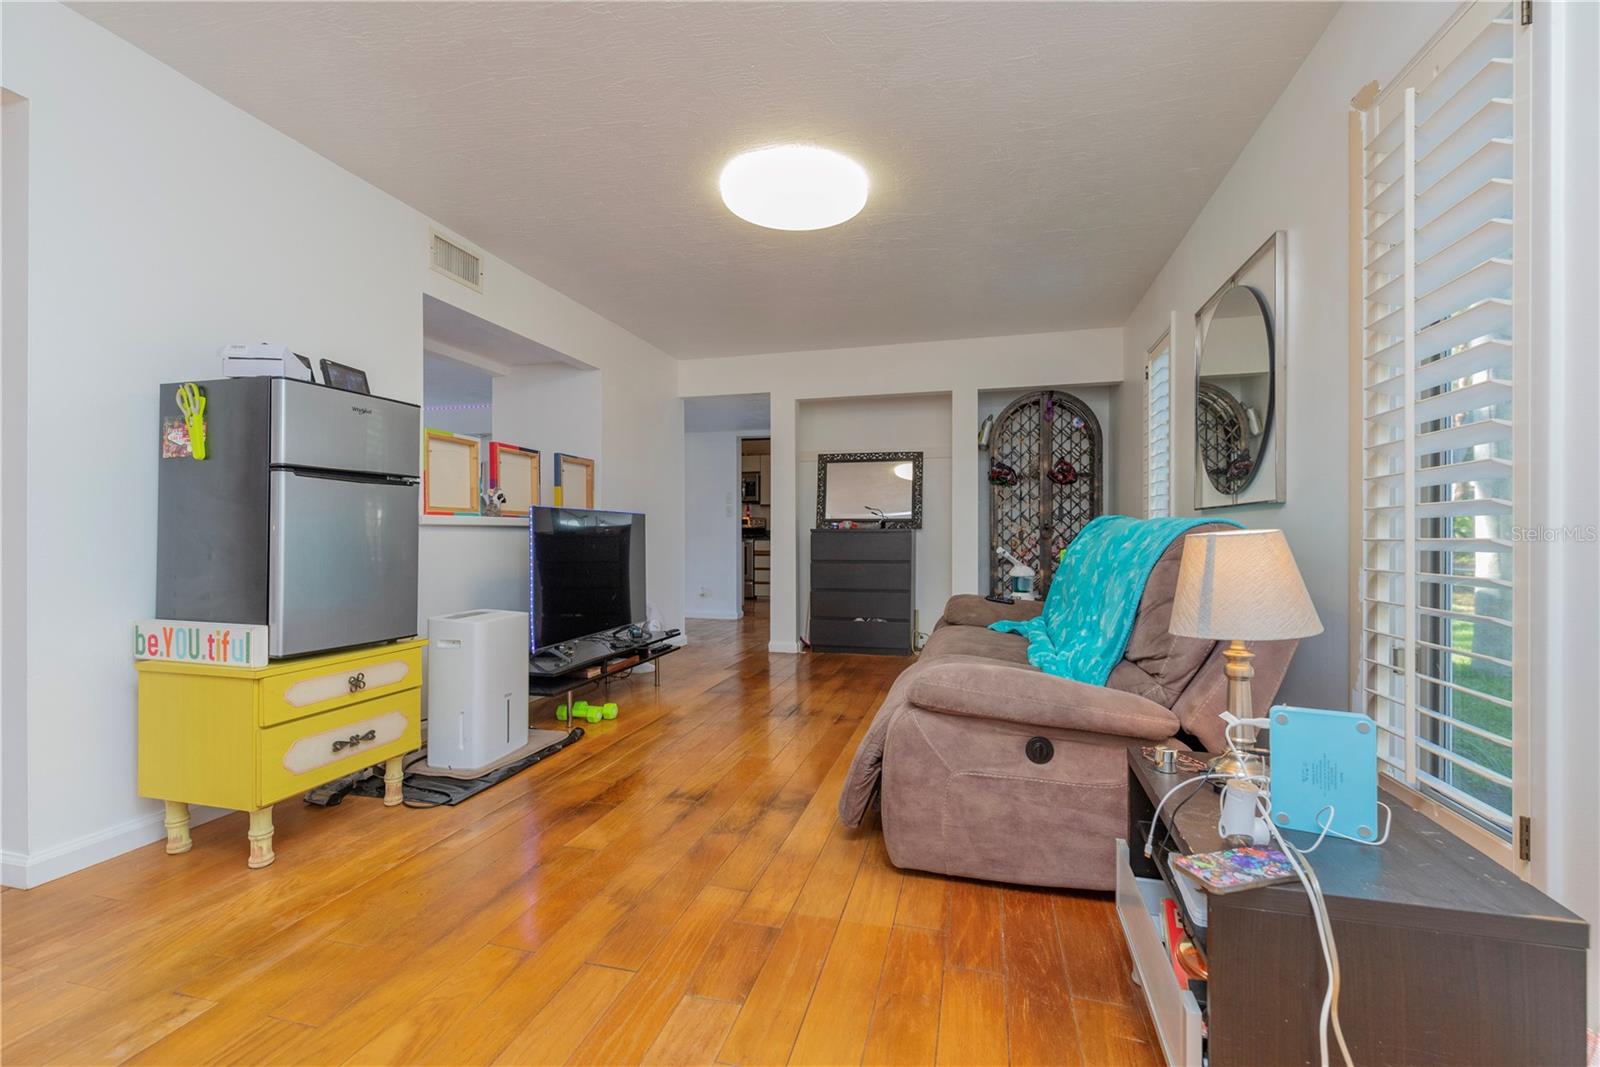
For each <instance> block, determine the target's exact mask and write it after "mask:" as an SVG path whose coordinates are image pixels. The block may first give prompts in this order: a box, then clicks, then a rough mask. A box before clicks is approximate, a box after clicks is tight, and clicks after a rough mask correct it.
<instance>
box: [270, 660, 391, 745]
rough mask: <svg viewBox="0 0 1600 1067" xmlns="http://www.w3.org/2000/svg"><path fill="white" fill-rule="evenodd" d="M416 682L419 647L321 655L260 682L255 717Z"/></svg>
mask: <svg viewBox="0 0 1600 1067" xmlns="http://www.w3.org/2000/svg"><path fill="white" fill-rule="evenodd" d="M421 685H422V649H421V648H420V647H417V646H413V647H410V648H380V649H376V650H367V651H366V652H364V653H363V654H361V655H357V656H343V657H336V658H333V659H331V660H324V661H322V662H320V663H317V664H315V665H313V666H309V667H307V668H306V669H305V670H301V671H293V672H288V673H284V674H274V675H271V676H269V677H267V678H264V679H263V680H262V682H261V706H260V711H259V715H260V720H259V721H260V723H261V725H262V726H272V725H274V724H276V723H282V722H291V721H293V720H295V719H302V718H305V717H306V716H307V715H315V714H317V713H319V712H323V711H329V710H331V709H333V708H338V707H343V706H344V705H347V704H354V703H357V702H358V701H363V700H370V699H371V698H373V697H378V696H384V695H386V694H390V693H399V692H402V691H404V690H407V689H417V688H419V687H420V686H421Z"/></svg>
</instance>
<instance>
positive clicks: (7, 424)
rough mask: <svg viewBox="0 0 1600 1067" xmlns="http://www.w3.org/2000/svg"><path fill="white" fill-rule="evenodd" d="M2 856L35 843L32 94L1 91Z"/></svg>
mask: <svg viewBox="0 0 1600 1067" xmlns="http://www.w3.org/2000/svg"><path fill="white" fill-rule="evenodd" d="M0 232H3V233H4V234H5V242H4V246H3V254H0V349H3V351H4V359H3V360H0V708H3V709H4V711H3V712H0V856H3V855H6V854H11V855H17V854H22V853H26V852H27V850H28V716H27V713H26V711H27V704H28V634H27V624H28V599H27V592H28V583H27V570H28V507H27V488H28V433H27V430H28V102H27V101H26V100H23V99H22V98H21V97H18V96H14V95H13V94H11V93H9V92H3V91H0Z"/></svg>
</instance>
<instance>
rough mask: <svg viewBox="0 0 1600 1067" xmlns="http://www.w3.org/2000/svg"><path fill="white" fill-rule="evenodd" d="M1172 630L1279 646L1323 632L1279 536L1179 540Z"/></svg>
mask: <svg viewBox="0 0 1600 1067" xmlns="http://www.w3.org/2000/svg"><path fill="white" fill-rule="evenodd" d="M1171 630H1172V632H1173V633H1175V634H1177V635H1179V636H1180V637H1207V638H1210V639H1212V640H1214V641H1283V640H1288V639H1290V638H1295V637H1310V636H1311V635H1312V634H1320V633H1321V632H1322V620H1321V619H1319V618H1317V609H1316V608H1315V607H1313V606H1312V604H1311V595H1310V594H1309V593H1307V592H1306V583H1305V581H1304V580H1303V579H1302V578H1301V577H1300V568H1298V567H1296V566H1295V565H1294V554H1293V553H1291V552H1290V551H1289V542H1288V541H1286V540H1284V538H1283V531H1282V530H1230V531H1228V532H1226V533H1198V534H1190V535H1189V536H1188V537H1185V538H1184V539H1183V562H1182V563H1181V564H1180V565H1179V567H1178V591H1177V594H1176V595H1175V597H1174V598H1173V602H1172V624H1171Z"/></svg>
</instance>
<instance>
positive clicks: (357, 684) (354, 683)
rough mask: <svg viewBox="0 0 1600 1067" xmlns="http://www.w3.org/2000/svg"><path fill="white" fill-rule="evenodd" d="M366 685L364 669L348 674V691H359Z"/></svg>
mask: <svg viewBox="0 0 1600 1067" xmlns="http://www.w3.org/2000/svg"><path fill="white" fill-rule="evenodd" d="M366 687H367V675H366V672H364V671H357V672H356V673H354V674H352V675H351V676H350V692H352V693H359V692H361V691H362V690H363V689H365V688H366Z"/></svg>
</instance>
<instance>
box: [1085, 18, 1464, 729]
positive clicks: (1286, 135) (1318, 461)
mask: <svg viewBox="0 0 1600 1067" xmlns="http://www.w3.org/2000/svg"><path fill="white" fill-rule="evenodd" d="M1451 10H1452V8H1450V7H1449V6H1447V5H1440V4H1427V3H1422V4H1417V3H1388V4H1350V5H1347V6H1345V7H1344V8H1343V9H1341V10H1340V11H1339V13H1338V14H1337V15H1335V16H1334V19H1333V21H1332V22H1331V23H1330V24H1329V26H1328V29H1327V31H1326V32H1325V33H1324V34H1323V36H1322V39H1321V40H1320V41H1318V42H1317V46H1316V47H1315V48H1314V49H1312V51H1311V54H1310V55H1309V56H1307V57H1306V60H1305V63H1304V64H1302V66H1301V68H1300V70H1299V72H1298V73H1297V74H1296V75H1295V76H1294V78H1293V80H1292V81H1290V83H1289V85H1288V87H1287V88H1286V89H1285V90H1284V92H1283V95H1282V96H1281V97H1280V98H1279V99H1278V102H1277V103H1276V104H1275V105H1273V108H1272V110H1271V111H1270V112H1268V114H1267V117H1266V118H1265V119H1264V120H1262V123H1261V126H1260V127H1259V128H1258V129H1257V130H1256V133H1255V135H1254V136H1253V137H1252V138H1251V140H1250V143H1249V144H1248V145H1246V146H1245V149H1244V151H1243V152H1242V153H1241V154H1240V156H1239V160H1238V162H1236V163H1235V164H1234V165H1233V168H1232V170H1230V171H1229V172H1228V176H1227V177H1226V178H1225V179H1224V180H1223V182H1222V184H1221V186H1219V187H1218V189H1217V191H1216V193H1215V194H1213V195H1212V197H1211V199H1210V201H1208V202H1207V204H1206V206H1205V207H1204V208H1203V209H1202V210H1201V212H1200V215H1199V217H1198V218H1196V219H1195V222H1194V225H1193V226H1192V227H1190V229H1189V232H1188V234H1186V235H1185V236H1184V238H1183V240H1182V241H1181V242H1180V243H1179V245H1178V247H1177V249H1176V250H1175V251H1174V252H1173V254H1172V258H1171V259H1169V260H1168V261H1167V263H1166V265H1165V266H1164V267H1163V268H1162V270H1161V272H1160V274H1159V275H1158V276H1157V277H1156V279H1155V282H1154V283H1153V284H1152V285H1151V286H1150V289H1149V290H1148V291H1147V292H1146V293H1145V295H1144V297H1143V298H1142V299H1141V300H1140V301H1139V304H1138V306H1137V307H1136V308H1135V309H1134V312H1133V314H1132V315H1130V316H1129V318H1128V321H1127V322H1126V323H1125V324H1124V326H1123V342H1124V343H1123V361H1124V367H1125V372H1124V374H1123V376H1122V377H1123V379H1124V380H1125V381H1126V382H1127V383H1128V387H1127V388H1126V389H1124V390H1123V391H1122V396H1121V397H1120V398H1119V400H1118V405H1117V415H1118V421H1119V422H1120V424H1121V425H1123V426H1127V427H1133V426H1140V425H1142V418H1143V410H1142V405H1143V403H1144V364H1145V356H1146V353H1147V351H1148V350H1149V348H1150V346H1151V345H1152V344H1154V343H1155V342H1156V340H1157V339H1158V338H1159V337H1160V336H1161V334H1162V333H1163V332H1164V331H1165V330H1166V329H1167V327H1168V323H1169V320H1173V319H1174V318H1175V324H1176V329H1175V330H1174V332H1173V337H1172V405H1173V413H1174V433H1173V458H1172V462H1173V496H1172V502H1173V510H1174V513H1175V514H1180V515H1181V514H1194V508H1193V502H1194V349H1195V332H1194V313H1195V312H1196V311H1197V310H1199V308H1200V306H1201V305H1202V304H1204V303H1205V301H1206V300H1207V299H1208V298H1209V297H1210V296H1211V294H1212V293H1214V292H1215V291H1216V290H1217V287H1218V286H1220V285H1221V284H1222V283H1223V282H1224V281H1226V280H1227V279H1228V277H1229V276H1230V275H1232V274H1233V272H1234V271H1236V270H1238V269H1239V267H1240V266H1241V265H1242V264H1243V263H1244V261H1245V260H1246V259H1247V258H1248V257H1249V256H1250V255H1251V253H1253V252H1254V251H1255V250H1256V249H1257V248H1258V247H1260V245H1261V243H1262V242H1263V241H1265V240H1267V238H1269V237H1271V236H1272V234H1273V232H1274V231H1275V230H1286V231H1287V232H1288V245H1289V248H1288V256H1289V282H1288V297H1287V300H1288V310H1287V318H1288V329H1289V337H1288V353H1287V366H1286V373H1287V375H1288V391H1289V392H1288V396H1289V402H1288V409H1289V410H1288V412H1287V417H1288V424H1287V441H1288V448H1289V454H1288V494H1287V499H1286V503H1284V504H1283V505H1281V506H1279V505H1270V504H1268V505H1247V506H1240V507H1235V508H1224V509H1220V510H1217V511H1210V512H1207V514H1208V515H1220V516H1226V517H1228V518H1233V519H1237V520H1238V521H1240V522H1242V523H1244V524H1245V525H1246V526H1257V527H1281V528H1282V529H1283V530H1284V532H1285V534H1286V536H1287V537H1288V539H1289V544H1290V546H1291V547H1292V548H1293V550H1294V554H1295V559H1296V560H1297V561H1298V563H1299V564H1300V569H1301V571H1302V572H1303V573H1304V575H1305V578H1306V586H1307V588H1308V589H1309V590H1310V592H1311V597H1312V599H1313V600H1314V601H1315V603H1316V605H1317V611H1318V613H1319V614H1320V615H1321V616H1322V622H1323V626H1324V627H1325V630H1324V632H1323V633H1322V634H1321V635H1320V636H1318V637H1314V638H1311V639H1310V640H1308V641H1305V642H1303V643H1302V644H1301V646H1300V650H1299V652H1298V653H1296V655H1295V659H1294V663H1293V664H1292V666H1291V667H1290V669H1289V675H1288V677H1287V678H1286V679H1285V681H1284V686H1283V689H1282V690H1281V692H1280V695H1281V696H1282V697H1283V698H1284V699H1286V700H1290V701H1293V702H1295V703H1301V704H1308V705H1310V706H1312V707H1347V706H1348V705H1349V701H1350V696H1349V679H1350V675H1349V671H1348V669H1347V658H1348V650H1347V633H1348V627H1349V610H1348V606H1347V600H1348V594H1349V581H1348V578H1349V574H1348V552H1347V547H1348V526H1347V521H1346V508H1347V502H1348V499H1349V496H1348V488H1349V482H1348V477H1349V469H1348V468H1349V453H1348V449H1349V446H1350V434H1349V413H1348V410H1347V408H1346V404H1345V397H1346V393H1347V388H1348V367H1347V358H1348V349H1347V346H1346V333H1347V331H1346V309H1347V307H1348V291H1347V285H1348V280H1347V274H1346V268H1347V242H1348V237H1349V235H1348V230H1347V225H1348V222H1347V211H1346V198H1347V193H1348V188H1347V185H1346V176H1347V174H1348V172H1349V169H1348V160H1347V154H1346V115H1347V114H1348V112H1349V106H1350V105H1349V101H1350V97H1351V96H1352V95H1353V94H1354V93H1355V92H1356V90H1358V89H1360V88H1361V86H1362V85H1364V84H1366V83H1367V82H1368V81H1371V80H1373V79H1379V80H1386V79H1388V78H1389V77H1390V76H1391V75H1393V74H1394V73H1395V72H1397V71H1398V70H1399V69H1400V67H1401V66H1402V65H1403V64H1404V63H1405V62H1406V61H1407V60H1408V59H1410V58H1411V56H1412V55H1413V54H1414V53H1415V52H1416V51H1417V50H1418V49H1419V48H1420V47H1421V46H1422V45H1423V44H1425V43H1426V42H1427V40H1428V38H1429V37H1430V36H1432V34H1433V33H1434V31H1435V30H1437V29H1438V28H1439V26H1440V24H1441V23H1442V22H1443V20H1444V19H1445V18H1446V17H1448V15H1449V13H1450V11H1451ZM1278 417H1282V415H1281V414H1280V416H1278ZM1115 447H1116V451H1117V456H1118V464H1117V466H1118V473H1117V479H1118V486H1119V491H1118V493H1117V497H1118V499H1120V500H1125V501H1128V502H1129V507H1134V508H1138V507H1139V506H1140V505H1139V504H1138V503H1137V502H1138V501H1139V500H1140V496H1141V492H1142V489H1143V470H1144V466H1143V464H1144V449H1143V442H1142V440H1141V437H1140V434H1138V433H1124V434H1121V435H1119V436H1118V438H1117V440H1116V445H1115ZM1267 473H1268V472H1265V471H1264V472H1263V476H1266V475H1267Z"/></svg>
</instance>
